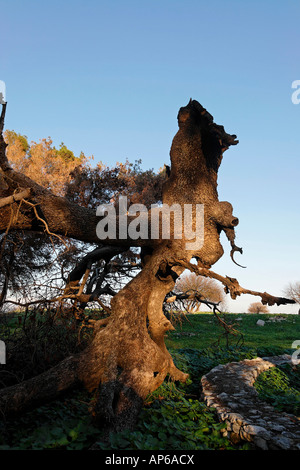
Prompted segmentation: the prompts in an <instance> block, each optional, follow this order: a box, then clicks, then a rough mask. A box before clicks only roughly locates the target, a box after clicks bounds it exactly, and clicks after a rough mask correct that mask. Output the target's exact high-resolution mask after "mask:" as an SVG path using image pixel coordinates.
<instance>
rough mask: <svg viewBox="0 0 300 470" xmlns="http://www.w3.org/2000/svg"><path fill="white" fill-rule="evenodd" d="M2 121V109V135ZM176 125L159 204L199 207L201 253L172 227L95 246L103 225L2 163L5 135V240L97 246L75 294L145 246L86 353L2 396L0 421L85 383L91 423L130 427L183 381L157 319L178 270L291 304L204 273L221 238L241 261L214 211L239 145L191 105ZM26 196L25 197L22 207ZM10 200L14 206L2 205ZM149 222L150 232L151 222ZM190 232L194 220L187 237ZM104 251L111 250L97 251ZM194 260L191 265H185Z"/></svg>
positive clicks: (223, 205)
mask: <svg viewBox="0 0 300 470" xmlns="http://www.w3.org/2000/svg"><path fill="white" fill-rule="evenodd" d="M4 113H5V107H4V112H3V113H2V128H1V131H2V130H3V122H4ZM178 124H179V130H178V132H177V134H176V135H175V137H174V139H173V143H172V147H171V153H170V156H171V172H170V175H169V178H168V179H167V180H166V182H165V185H164V190H163V203H164V204H168V205H169V206H172V205H173V204H178V205H180V207H181V209H182V211H183V210H184V208H185V205H186V204H192V205H193V208H195V207H196V205H197V204H199V205H201V204H202V205H204V221H203V222H204V225H203V230H204V243H203V245H202V246H201V245H200V246H196V247H195V248H190V247H188V249H187V242H188V243H190V242H191V240H187V237H185V236H184V234H183V237H182V238H181V239H178V238H176V236H175V229H176V227H175V229H174V227H173V230H172V231H171V233H170V239H163V238H162V237H160V238H159V239H155V240H153V239H151V238H148V239H139V240H132V239H130V238H127V239H126V240H124V239H122V240H121V239H107V240H105V241H101V243H99V240H98V239H97V235H96V225H97V222H98V221H99V217H96V214H95V213H94V212H93V211H91V210H89V209H86V208H82V207H78V206H76V205H75V204H72V203H70V202H69V201H67V200H66V199H64V198H61V197H56V196H53V194H51V193H50V192H49V191H47V190H46V189H44V188H41V187H40V186H39V185H37V184H36V183H34V182H33V181H32V180H30V179H29V178H27V177H25V176H24V175H22V174H19V173H17V172H15V171H14V170H13V169H12V168H11V167H10V166H9V162H8V161H7V159H6V155H5V143H4V140H3V137H2V134H1V141H0V163H1V168H2V174H1V176H2V180H3V181H4V182H5V188H6V189H5V190H4V192H3V194H2V195H3V197H5V198H6V200H5V201H3V204H2V209H1V211H2V214H1V219H0V230H1V231H2V232H3V231H6V230H8V229H14V230H16V229H21V230H36V231H41V230H42V229H45V227H46V228H47V231H49V233H54V234H56V235H62V236H68V237H71V238H75V239H78V240H82V241H88V242H93V243H95V242H97V243H99V245H101V246H100V247H99V250H98V251H97V250H95V252H93V254H91V255H90V256H88V257H85V258H84V259H83V261H82V263H81V265H80V266H78V267H77V268H76V269H75V270H74V271H73V273H71V275H70V278H69V284H70V285H71V284H72V285H73V286H74V285H75V286H76V285H79V282H80V280H81V277H82V276H83V275H84V272H85V270H86V267H87V266H88V264H89V263H91V262H93V259H101V257H103V258H105V257H108V258H109V257H113V256H114V255H115V254H116V253H118V252H121V251H122V250H123V249H124V250H125V249H126V248H128V247H130V246H141V247H143V250H144V253H146V255H145V256H144V257H143V269H142V270H141V271H140V273H139V274H138V275H137V276H136V277H135V278H134V279H133V280H132V281H131V282H129V283H128V285H126V286H125V288H123V289H122V290H121V291H120V292H118V293H117V294H116V295H115V296H114V298H113V299H112V303H111V314H110V316H109V317H108V318H106V319H105V320H101V321H99V322H97V323H96V325H95V335H94V339H93V341H92V342H91V344H90V345H89V346H88V348H87V349H86V350H84V351H83V352H82V353H80V354H79V355H77V356H74V357H70V358H68V359H66V360H65V361H63V362H62V363H61V364H59V365H58V366H56V367H55V368H54V369H51V370H50V371H48V372H46V373H44V374H42V375H41V376H38V377H35V378H33V379H30V380H29V381H27V382H25V383H23V384H20V385H16V386H14V387H10V388H9V389H4V390H2V391H0V407H1V410H2V411H3V412H4V413H6V414H9V413H13V412H19V411H21V410H24V409H26V408H27V407H32V406H34V405H36V404H38V403H40V402H41V401H44V400H46V399H47V398H48V397H50V398H53V397H54V396H56V395H57V394H59V393H60V392H62V391H64V390H66V389H68V388H69V387H70V386H72V385H74V384H76V383H83V384H84V385H85V386H86V387H87V388H88V389H89V390H95V391H96V399H95V400H94V407H93V414H94V416H95V419H97V420H98V421H99V422H102V423H103V422H104V423H106V424H108V426H109V427H110V428H111V429H114V430H120V429H123V428H124V427H130V426H133V425H134V422H135V420H136V418H137V416H138V413H139V411H140V408H141V405H142V403H143V400H144V399H145V397H146V396H147V394H148V393H150V392H152V391H154V390H155V389H156V388H157V387H158V386H159V385H160V384H161V383H162V382H163V381H164V379H165V377H166V375H167V374H169V375H170V376H171V377H172V378H173V379H174V380H180V381H185V380H186V378H187V375H186V374H184V373H183V372H181V371H180V370H178V369H177V368H176V367H175V365H174V363H173V360H172V357H171V356H170V354H169V352H168V351H167V348H166V346H165V342H164V336H165V334H166V332H167V331H168V330H172V329H173V326H172V324H171V323H170V322H169V320H168V319H167V318H166V317H165V316H164V314H163V311H162V305H163V301H164V299H165V296H166V294H167V293H168V292H170V291H172V289H173V287H174V284H175V280H176V278H177V277H178V276H179V275H180V274H181V273H182V272H183V270H184V269H190V270H192V271H194V272H197V273H198V274H201V275H205V276H208V277H213V278H215V279H217V280H219V281H221V282H222V283H223V284H224V286H225V291H226V292H229V293H230V294H231V296H232V297H233V298H235V297H236V296H237V295H240V294H241V293H252V294H254V295H259V296H261V298H262V301H263V302H264V303H269V304H270V305H272V304H274V303H277V304H281V303H287V302H290V301H289V300H288V299H283V298H277V297H272V296H270V295H269V294H266V293H259V292H254V291H250V290H247V289H243V288H242V287H240V286H239V284H238V282H237V281H236V280H235V279H231V278H229V277H226V278H223V277H222V276H219V275H218V274H216V273H214V272H212V271H211V270H210V268H211V266H212V265H213V264H214V263H216V262H217V261H218V260H219V259H220V257H221V256H222V255H223V248H222V245H221V243H220V239H219V237H220V232H221V231H222V230H223V231H224V232H225V233H226V235H227V238H228V240H229V241H230V243H231V247H232V251H231V254H232V257H233V254H234V252H235V251H240V252H241V249H240V248H238V247H237V246H236V245H235V243H234V239H235V232H234V228H235V226H236V225H237V224H238V219H237V218H236V217H235V216H234V215H233V213H232V206H231V204H230V203H228V202H220V201H219V199H218V192H217V175H218V168H219V166H220V164H221V160H222V157H223V153H224V151H225V150H226V149H227V148H228V147H229V146H230V145H235V144H236V143H237V141H236V136H235V135H229V134H227V133H226V132H225V131H224V128H223V127H222V126H218V125H216V124H215V123H214V122H213V118H212V116H211V115H210V114H209V113H208V112H207V111H206V110H205V109H204V108H203V107H202V106H201V105H200V104H199V103H198V102H197V101H192V100H191V101H190V102H189V103H188V105H187V106H185V107H183V108H181V109H180V111H179V113H178ZM7 188H9V189H7ZM24 191H27V192H26V195H25V198H24ZM28 191H29V192H28ZM22 192H23V193H22ZM13 194H15V195H19V196H17V197H14V198H12V199H10V200H8V199H7V198H8V197H11V196H12V195H13ZM20 194H21V195H22V197H21V196H20ZM20 200H21V202H22V204H20ZM26 201H27V202H26ZM28 203H30V204H31V205H30V204H28ZM8 204H9V205H8ZM32 204H34V206H33V205H32ZM0 207H1V200H0ZM147 217H148V218H149V222H151V212H150V213H149V214H148V215H147ZM130 220H131V219H130V218H129V221H130ZM196 222H197V220H196V212H195V210H194V212H193V219H192V226H193V229H195V227H196ZM179 223H182V221H180V222H179ZM177 228H178V227H177ZM103 244H106V245H107V246H106V247H103ZM192 259H195V260H196V261H197V264H194V263H191V260H192ZM67 289H68V286H67V288H66V291H67ZM81 300H82V298H81ZM83 300H84V301H88V300H89V299H87V298H84V299H83Z"/></svg>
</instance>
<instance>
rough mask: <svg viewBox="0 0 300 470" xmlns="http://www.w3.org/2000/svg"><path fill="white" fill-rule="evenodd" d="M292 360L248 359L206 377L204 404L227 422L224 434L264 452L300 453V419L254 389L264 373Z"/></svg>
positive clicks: (281, 358) (202, 380) (271, 358)
mask: <svg viewBox="0 0 300 470" xmlns="http://www.w3.org/2000/svg"><path fill="white" fill-rule="evenodd" d="M290 360H291V358H290V356H288V355H283V356H276V357H265V358H256V359H245V360H244V361H240V362H231V363H229V364H225V365H219V366H217V367H215V368H214V369H212V370H211V371H210V372H209V373H208V374H206V375H205V376H203V377H202V379H201V385H202V393H203V398H204V401H205V403H206V405H207V406H209V407H213V408H215V409H216V411H217V413H218V416H219V419H220V420H221V421H224V422H225V423H226V430H225V431H224V434H225V435H227V436H228V437H229V438H230V440H231V441H232V442H234V443H237V442H239V441H241V440H244V441H249V442H252V443H254V444H255V446H257V447H258V448H259V449H263V450H268V449H270V450H279V449H280V450H282V449H284V450H300V420H299V418H298V417H296V416H294V415H291V414H288V413H283V412H279V411H276V410H275V409H274V408H273V407H272V406H270V405H268V404H267V403H266V402H264V401H263V400H261V399H260V398H259V396H258V392H257V391H256V390H255V388H254V387H253V384H254V382H255V380H256V379H257V377H258V375H259V374H261V373H262V372H263V371H265V370H267V369H269V368H270V367H274V366H276V365H279V364H282V363H284V362H289V361H290Z"/></svg>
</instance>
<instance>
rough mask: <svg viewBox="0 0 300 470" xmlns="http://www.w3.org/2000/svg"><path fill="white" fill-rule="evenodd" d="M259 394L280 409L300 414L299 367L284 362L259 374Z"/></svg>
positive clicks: (256, 384) (257, 385)
mask: <svg viewBox="0 0 300 470" xmlns="http://www.w3.org/2000/svg"><path fill="white" fill-rule="evenodd" d="M254 386H255V388H256V390H257V391H258V393H259V396H260V397H261V398H262V399H263V400H265V401H267V402H268V403H270V404H271V405H272V406H274V407H275V408H276V409H278V410H280V411H285V412H287V413H292V414H295V415H297V416H299V415H300V367H299V366H293V367H292V366H291V364H289V363H286V364H283V365H281V366H278V367H272V368H270V369H268V370H267V371H265V372H263V373H262V374H260V375H259V377H258V379H257V381H256V382H255V384H254Z"/></svg>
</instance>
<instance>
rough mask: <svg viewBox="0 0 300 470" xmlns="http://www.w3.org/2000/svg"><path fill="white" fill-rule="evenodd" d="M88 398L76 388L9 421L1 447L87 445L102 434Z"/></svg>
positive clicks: (72, 447)
mask: <svg viewBox="0 0 300 470" xmlns="http://www.w3.org/2000/svg"><path fill="white" fill-rule="evenodd" d="M89 398H90V397H88V396H87V394H86V393H83V392H79V391H73V392H72V394H69V395H68V397H66V398H65V399H62V400H56V401H54V402H53V403H51V404H49V405H45V406H41V407H39V408H37V409H36V410H34V411H32V412H29V413H27V414H26V415H24V416H22V417H21V418H19V419H17V420H15V421H10V422H8V423H7V425H6V428H5V429H4V432H3V433H2V437H0V450H43V449H60V450H64V449H65V450H83V449H86V448H88V447H89V446H90V445H91V444H92V443H93V442H94V441H95V440H96V439H98V438H99V437H100V435H101V433H100V431H99V430H98V429H96V428H95V427H94V426H93V425H92V423H91V421H90V418H89V414H88V402H87V401H86V400H88V399H89ZM0 436H1V433H0Z"/></svg>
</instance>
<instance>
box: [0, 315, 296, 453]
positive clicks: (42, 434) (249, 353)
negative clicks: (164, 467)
mask: <svg viewBox="0 0 300 470" xmlns="http://www.w3.org/2000/svg"><path fill="white" fill-rule="evenodd" d="M281 317H284V318H285V320H284V321H282V322H274V323H273V322H268V320H270V319H272V318H278V315H270V314H259V315H254V314H226V317H225V318H226V321H227V322H228V323H231V324H234V325H235V328H236V329H237V330H238V331H239V332H240V333H242V334H243V344H241V342H240V343H239V347H237V346H236V342H237V340H238V339H239V336H232V337H231V339H230V346H229V347H228V348H227V347H225V345H226V341H225V338H224V336H222V334H223V332H224V330H223V328H222V327H221V326H220V325H219V322H218V320H217V319H216V318H215V316H214V315H213V314H210V313H204V314H193V315H187V316H186V319H183V320H182V321H181V322H177V323H176V325H175V327H176V330H175V331H173V332H169V333H168V335H167V337H166V344H167V347H168V349H169V351H170V352H171V354H172V356H173V359H174V362H175V364H176V365H177V367H178V368H179V369H180V370H182V371H184V372H187V373H189V374H190V378H189V379H188V381H187V383H186V384H177V383H176V384H174V383H173V382H170V381H169V379H168V378H167V379H166V380H165V382H164V383H163V385H161V387H159V388H158V389H157V390H156V391H155V392H154V393H153V394H152V395H151V396H149V397H148V400H147V402H146V403H145V406H144V409H143V411H142V413H141V415H140V419H139V422H138V424H137V427H136V429H135V430H133V431H130V432H126V431H125V432H123V433H119V434H115V435H112V436H111V438H110V442H109V443H107V442H106V443H104V442H103V441H102V440H101V439H102V438H101V432H100V431H99V430H98V429H96V428H95V427H94V426H93V424H92V423H91V421H90V417H89V413H88V407H89V401H90V399H91V396H90V395H89V394H88V393H87V392H83V391H76V390H73V391H71V392H70V393H68V394H67V395H66V396H64V398H61V399H59V400H55V401H54V402H51V403H49V404H47V405H44V406H41V407H39V408H37V409H36V410H33V411H31V412H29V413H26V414H25V415H23V416H21V417H19V418H17V419H15V420H10V421H8V422H7V423H6V426H4V428H3V429H2V431H3V432H2V433H1V422H0V450H1V449H3V450H4V449H28V450H30V449H32V450H39V449H60V450H68V449H77V450H81V449H82V450H85V449H88V448H89V447H90V446H91V445H92V444H93V443H94V442H97V443H98V446H99V448H100V449H116V450H124V449H126V450H140V449H141V450H143V449H145V450H199V449H210V450H221V449H222V450H223V449H227V450H236V449H238V450H247V449H249V448H250V449H251V448H253V445H252V444H250V443H241V444H239V445H233V444H231V443H230V442H229V440H228V439H227V438H225V437H223V435H222V433H221V428H222V426H224V425H223V424H222V423H219V421H218V419H217V416H216V413H215V410H214V409H213V408H210V409H209V408H207V407H206V405H205V404H204V403H203V402H202V400H201V397H200V395H199V391H200V380H201V377H202V376H203V375H204V374H205V373H207V372H208V371H209V370H211V369H212V368H213V367H215V366H216V365H218V364H225V363H227V362H232V361H239V360H243V359H245V358H249V359H251V358H253V357H257V356H264V355H265V356H267V355H277V354H283V353H287V352H288V353H291V352H292V349H291V346H292V343H293V342H294V341H295V340H300V315H299V316H298V315H281ZM238 319H241V320H238ZM258 319H262V320H264V321H265V322H266V323H265V325H264V326H262V327H261V326H258V325H256V322H257V320H258ZM10 327H11V328H13V329H18V328H19V325H18V323H17V321H16V320H15V319H14V320H12V322H11V324H10ZM218 342H219V345H218V344H217V343H218ZM299 369H300V366H299ZM267 372H268V371H267ZM283 372H284V370H283V369H282V370H281V371H279V372H278V371H277V370H275V368H274V370H272V371H271V372H269V375H268V374H266V375H265V376H262V377H261V381H260V382H258V388H259V390H260V393H262V394H264V395H263V396H264V397H265V399H266V400H271V401H272V400H273V402H274V397H275V398H276V397H277V398H276V403H277V405H278V407H281V408H280V409H284V406H288V407H289V408H288V409H289V410H291V411H296V410H297V412H298V411H299V395H300V375H299V374H300V372H299V370H298V371H292V372H290V373H289V378H288V379H287V378H285V377H284V376H283V375H282V374H283ZM270 374H272V375H270ZM288 380H289V381H288ZM282 388H283V390H282V391H280V390H281V389H282ZM297 390H298V391H299V392H297ZM298 393H299V395H298ZM292 394H293V395H294V396H292ZM295 397H296V398H297V400H296V402H295ZM1 434H2V436H1Z"/></svg>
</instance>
